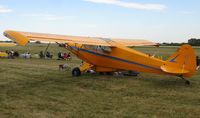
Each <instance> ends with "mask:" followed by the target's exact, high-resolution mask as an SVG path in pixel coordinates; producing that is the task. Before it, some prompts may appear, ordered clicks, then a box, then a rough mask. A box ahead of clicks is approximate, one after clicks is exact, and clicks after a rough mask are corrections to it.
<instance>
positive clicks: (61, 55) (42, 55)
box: [39, 51, 71, 60]
mask: <svg viewBox="0 0 200 118" xmlns="http://www.w3.org/2000/svg"><path fill="white" fill-rule="evenodd" d="M39 57H40V58H41V59H42V58H47V59H52V58H53V55H52V54H51V53H50V52H48V51H47V52H46V53H44V52H43V51H40V53H39ZM70 59H71V53H70V52H69V53H61V52H58V60H70Z"/></svg>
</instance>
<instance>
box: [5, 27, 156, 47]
mask: <svg viewBox="0 0 200 118" xmlns="http://www.w3.org/2000/svg"><path fill="white" fill-rule="evenodd" d="M4 36H6V37H7V38H9V39H11V40H14V41H15V42H17V43H18V44H20V45H26V44H27V43H28V42H29V41H44V42H57V43H77V44H85V45H101V46H113V45H111V44H109V42H108V41H107V40H104V38H97V37H81V36H66V35H56V34H45V33H33V32H21V31H12V30H7V31H5V32H4ZM109 41H114V42H116V43H119V44H122V45H124V46H146V45H156V43H153V42H150V41H147V40H131V39H129V40H128V39H109Z"/></svg>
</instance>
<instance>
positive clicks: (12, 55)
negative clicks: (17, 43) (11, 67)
mask: <svg viewBox="0 0 200 118" xmlns="http://www.w3.org/2000/svg"><path fill="white" fill-rule="evenodd" d="M6 53H7V54H8V58H9V59H14V58H15V57H19V53H18V51H14V50H11V51H9V50H6Z"/></svg>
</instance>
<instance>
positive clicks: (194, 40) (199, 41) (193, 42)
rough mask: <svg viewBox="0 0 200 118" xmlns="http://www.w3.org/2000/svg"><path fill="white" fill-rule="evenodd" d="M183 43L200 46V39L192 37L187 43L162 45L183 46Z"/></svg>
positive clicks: (166, 44)
mask: <svg viewBox="0 0 200 118" xmlns="http://www.w3.org/2000/svg"><path fill="white" fill-rule="evenodd" d="M183 44H190V45H192V46H200V39H197V38H191V39H189V40H188V42H187V43H162V44H161V45H165V46H181V45H183Z"/></svg>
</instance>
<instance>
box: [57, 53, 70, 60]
mask: <svg viewBox="0 0 200 118" xmlns="http://www.w3.org/2000/svg"><path fill="white" fill-rule="evenodd" d="M62 59H63V60H70V59H71V53H70V52H69V53H61V52H59V53H58V60H62Z"/></svg>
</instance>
